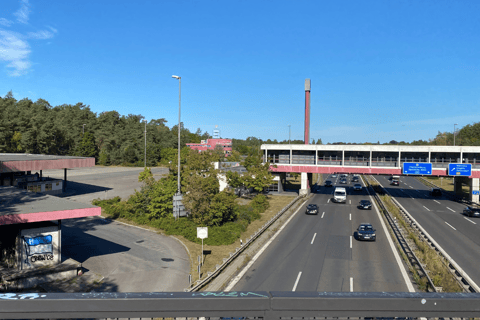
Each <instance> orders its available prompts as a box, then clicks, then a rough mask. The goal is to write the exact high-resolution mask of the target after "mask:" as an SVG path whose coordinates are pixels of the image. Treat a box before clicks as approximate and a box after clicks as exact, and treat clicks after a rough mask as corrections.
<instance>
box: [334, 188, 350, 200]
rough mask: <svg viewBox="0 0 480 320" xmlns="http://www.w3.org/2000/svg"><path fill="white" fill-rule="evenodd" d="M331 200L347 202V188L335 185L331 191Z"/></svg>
mask: <svg viewBox="0 0 480 320" xmlns="http://www.w3.org/2000/svg"><path fill="white" fill-rule="evenodd" d="M333 201H335V202H347V190H346V189H345V188H342V187H336V188H335V192H334V193H333Z"/></svg>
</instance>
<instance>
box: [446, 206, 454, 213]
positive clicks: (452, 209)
mask: <svg viewBox="0 0 480 320" xmlns="http://www.w3.org/2000/svg"><path fill="white" fill-rule="evenodd" d="M447 209H448V210H450V211H452V212H455V210H453V209H450V208H449V207H447Z"/></svg>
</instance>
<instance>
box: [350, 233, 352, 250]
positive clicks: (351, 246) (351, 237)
mask: <svg viewBox="0 0 480 320" xmlns="http://www.w3.org/2000/svg"><path fill="white" fill-rule="evenodd" d="M350 249H352V236H350Z"/></svg>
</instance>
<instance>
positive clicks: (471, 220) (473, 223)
mask: <svg viewBox="0 0 480 320" xmlns="http://www.w3.org/2000/svg"><path fill="white" fill-rule="evenodd" d="M464 218H465V219H467V220H468V221H470V222H471V223H473V224H477V223H476V222H473V221H472V220H470V219H468V218H467V217H464Z"/></svg>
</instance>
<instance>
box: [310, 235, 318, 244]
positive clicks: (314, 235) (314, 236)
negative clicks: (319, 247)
mask: <svg viewBox="0 0 480 320" xmlns="http://www.w3.org/2000/svg"><path fill="white" fill-rule="evenodd" d="M316 236H317V234H316V233H315V234H314V235H313V239H312V243H310V244H313V241H315V237H316Z"/></svg>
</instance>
